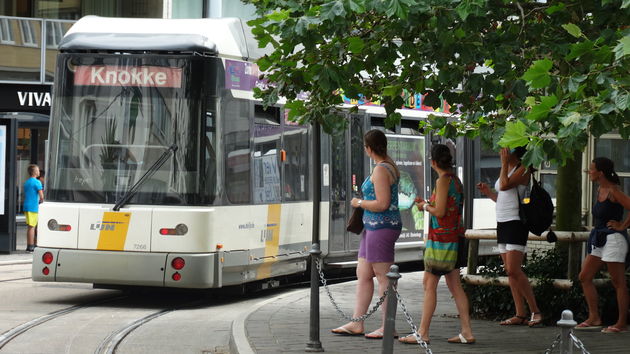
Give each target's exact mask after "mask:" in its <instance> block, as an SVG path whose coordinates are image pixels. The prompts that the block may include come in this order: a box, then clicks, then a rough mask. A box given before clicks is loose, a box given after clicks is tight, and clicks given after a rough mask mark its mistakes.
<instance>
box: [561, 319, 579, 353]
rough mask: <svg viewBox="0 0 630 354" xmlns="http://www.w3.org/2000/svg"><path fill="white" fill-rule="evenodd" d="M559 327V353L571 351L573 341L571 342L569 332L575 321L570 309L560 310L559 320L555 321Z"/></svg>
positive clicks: (575, 323)
mask: <svg viewBox="0 0 630 354" xmlns="http://www.w3.org/2000/svg"><path fill="white" fill-rule="evenodd" d="M557 325H558V327H560V353H563V354H564V353H569V354H572V353H573V343H572V342H571V337H570V335H571V332H572V331H573V327H575V326H576V325H577V322H575V321H574V320H573V312H571V310H564V311H562V316H561V317H560V321H558V322H557Z"/></svg>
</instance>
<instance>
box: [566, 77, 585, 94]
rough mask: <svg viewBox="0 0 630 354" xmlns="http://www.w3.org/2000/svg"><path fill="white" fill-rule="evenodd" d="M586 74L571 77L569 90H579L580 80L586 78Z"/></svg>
mask: <svg viewBox="0 0 630 354" xmlns="http://www.w3.org/2000/svg"><path fill="white" fill-rule="evenodd" d="M586 78H587V76H586V75H578V76H573V77H570V78H569V92H577V91H578V88H579V87H580V82H583V81H584V80H586Z"/></svg>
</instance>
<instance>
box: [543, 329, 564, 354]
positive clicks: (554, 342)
mask: <svg viewBox="0 0 630 354" xmlns="http://www.w3.org/2000/svg"><path fill="white" fill-rule="evenodd" d="M560 338H561V335H559V334H558V336H557V337H556V339H554V340H553V343H551V347H549V349H547V350H545V354H551V352H553V350H554V348H555V347H557V346H558V344H560Z"/></svg>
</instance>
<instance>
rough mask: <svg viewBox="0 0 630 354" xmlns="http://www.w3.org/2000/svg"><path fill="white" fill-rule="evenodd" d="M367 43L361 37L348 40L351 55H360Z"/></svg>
mask: <svg viewBox="0 0 630 354" xmlns="http://www.w3.org/2000/svg"><path fill="white" fill-rule="evenodd" d="M364 46H365V43H364V42H363V39H361V38H360V37H350V38H348V51H349V52H350V53H355V54H360V53H361V52H362V51H363V47H364Z"/></svg>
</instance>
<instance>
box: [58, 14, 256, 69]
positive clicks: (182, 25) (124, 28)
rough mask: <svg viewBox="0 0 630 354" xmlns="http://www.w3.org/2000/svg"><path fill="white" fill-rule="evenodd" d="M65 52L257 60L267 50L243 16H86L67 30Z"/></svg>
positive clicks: (63, 43) (64, 40)
mask: <svg viewBox="0 0 630 354" xmlns="http://www.w3.org/2000/svg"><path fill="white" fill-rule="evenodd" d="M59 49H60V50H62V51H82V50H90V51H99V50H103V51H134V52H135V51H168V52H173V51H175V52H201V53H207V54H213V55H218V56H220V57H231V58H237V59H245V60H247V59H250V60H255V59H258V58H259V57H261V56H262V55H264V54H265V53H266V52H267V50H266V49H265V48H258V43H257V42H256V40H255V38H254V37H253V35H252V34H251V31H250V30H249V27H248V26H247V24H245V23H243V21H242V20H241V19H239V18H204V19H153V18H118V17H100V16H85V17H83V18H81V19H80V20H79V21H77V22H76V23H75V24H74V25H73V26H72V28H70V30H69V31H68V32H67V33H66V35H65V36H64V38H63V40H62V41H61V43H60V45H59Z"/></svg>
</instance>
